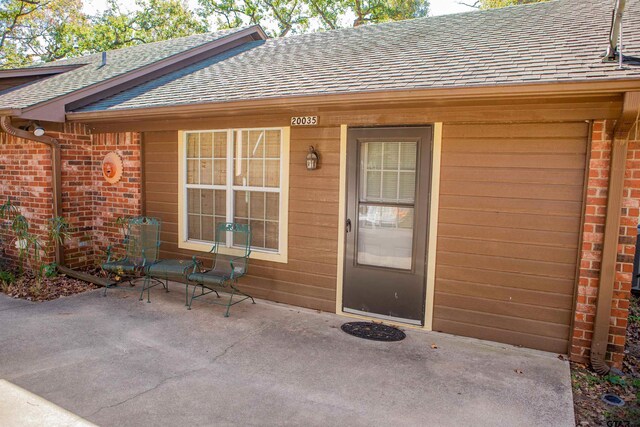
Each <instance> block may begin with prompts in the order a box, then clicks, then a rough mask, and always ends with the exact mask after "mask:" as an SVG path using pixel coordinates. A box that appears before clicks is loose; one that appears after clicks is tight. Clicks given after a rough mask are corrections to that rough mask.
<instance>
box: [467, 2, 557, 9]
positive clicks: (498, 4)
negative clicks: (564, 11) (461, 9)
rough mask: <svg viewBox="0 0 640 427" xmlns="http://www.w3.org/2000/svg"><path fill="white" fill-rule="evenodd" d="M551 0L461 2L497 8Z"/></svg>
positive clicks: (486, 7) (482, 7) (473, 5)
mask: <svg viewBox="0 0 640 427" xmlns="http://www.w3.org/2000/svg"><path fill="white" fill-rule="evenodd" d="M543 1H549V0H476V1H474V2H460V3H461V4H464V5H467V6H471V7H476V8H478V9H497V8H500V7H507V6H517V5H520V4H530V3H540V2H543Z"/></svg>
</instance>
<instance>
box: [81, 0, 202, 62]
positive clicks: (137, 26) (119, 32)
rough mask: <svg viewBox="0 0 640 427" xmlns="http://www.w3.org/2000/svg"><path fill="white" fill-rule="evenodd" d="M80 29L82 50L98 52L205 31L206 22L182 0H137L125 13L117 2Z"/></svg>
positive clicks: (112, 0)
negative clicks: (132, 7)
mask: <svg viewBox="0 0 640 427" xmlns="http://www.w3.org/2000/svg"><path fill="white" fill-rule="evenodd" d="M108 4H109V7H108V9H107V10H106V11H105V12H103V13H101V14H99V15H98V16H96V17H93V18H91V25H90V26H88V27H85V28H83V29H82V33H83V36H82V37H81V39H82V40H83V44H82V50H83V51H84V52H100V51H105V50H110V49H117V48H120V47H127V46H133V45H136V44H142V43H149V42H153V41H159V40H167V39H171V38H176V37H183V36H189V35H192V34H198V33H204V32H206V31H208V27H207V24H206V22H205V21H204V20H203V19H201V18H200V17H198V16H197V15H195V14H194V13H193V12H192V11H191V10H190V9H189V7H188V6H187V5H186V3H185V2H183V1H181V0H136V8H135V9H134V11H133V12H125V11H123V10H122V9H121V8H120V5H119V3H118V2H117V1H116V0H109V3H108Z"/></svg>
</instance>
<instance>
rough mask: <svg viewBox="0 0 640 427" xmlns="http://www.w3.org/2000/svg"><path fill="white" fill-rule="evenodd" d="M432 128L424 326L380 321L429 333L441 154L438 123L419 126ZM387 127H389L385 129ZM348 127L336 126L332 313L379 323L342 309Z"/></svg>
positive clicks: (431, 318)
mask: <svg viewBox="0 0 640 427" xmlns="http://www.w3.org/2000/svg"><path fill="white" fill-rule="evenodd" d="M428 125H430V126H432V127H433V139H432V141H433V142H432V153H431V162H432V164H431V188H430V189H429V190H430V195H429V224H428V233H429V234H428V236H429V240H428V241H427V272H426V275H425V281H426V291H425V296H426V301H425V310H424V322H423V325H424V326H417V325H411V324H409V323H402V322H396V321H392V320H386V319H385V320H384V323H388V324H391V325H396V326H402V327H405V328H414V329H422V330H427V331H430V330H432V328H433V307H434V295H435V269H436V245H437V241H438V207H439V201H440V162H441V155H442V122H436V123H425V124H422V126H428ZM385 127H390V126H385ZM348 129H349V128H348V125H346V124H343V125H340V188H339V194H338V259H337V261H338V268H337V283H336V314H339V315H342V316H346V317H352V318H356V319H363V320H376V321H380V318H379V317H370V316H363V315H359V314H355V313H348V312H345V311H344V310H343V309H342V292H343V281H344V254H345V244H346V243H345V237H346V235H345V221H346V218H347V216H346V215H347V136H348Z"/></svg>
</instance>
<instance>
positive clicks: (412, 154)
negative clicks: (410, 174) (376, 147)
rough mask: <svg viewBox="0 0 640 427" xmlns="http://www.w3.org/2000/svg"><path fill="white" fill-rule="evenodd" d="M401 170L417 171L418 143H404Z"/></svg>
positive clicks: (401, 154) (402, 145)
mask: <svg viewBox="0 0 640 427" xmlns="http://www.w3.org/2000/svg"><path fill="white" fill-rule="evenodd" d="M400 169H402V170H411V171H414V170H416V143H415V142H403V143H402V144H401V145H400Z"/></svg>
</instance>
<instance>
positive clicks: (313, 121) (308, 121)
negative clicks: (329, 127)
mask: <svg viewBox="0 0 640 427" xmlns="http://www.w3.org/2000/svg"><path fill="white" fill-rule="evenodd" d="M317 124H318V116H300V117H291V126H315V125H317Z"/></svg>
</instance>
